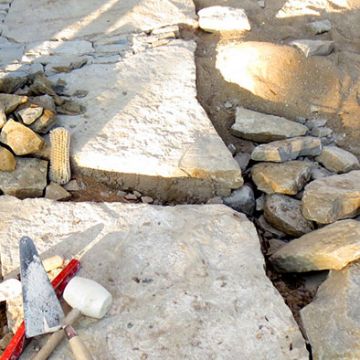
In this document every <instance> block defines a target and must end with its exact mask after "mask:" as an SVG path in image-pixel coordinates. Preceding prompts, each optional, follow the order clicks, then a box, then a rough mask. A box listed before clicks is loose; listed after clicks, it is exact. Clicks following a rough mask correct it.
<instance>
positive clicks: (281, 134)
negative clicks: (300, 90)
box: [231, 107, 308, 142]
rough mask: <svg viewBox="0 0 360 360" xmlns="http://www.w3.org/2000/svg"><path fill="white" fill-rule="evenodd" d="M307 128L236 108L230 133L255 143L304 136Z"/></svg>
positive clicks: (283, 119) (281, 119) (276, 117)
mask: <svg viewBox="0 0 360 360" xmlns="http://www.w3.org/2000/svg"><path fill="white" fill-rule="evenodd" d="M307 131H308V128H307V127H306V126H304V125H301V124H299V123H297V122H294V121H290V120H287V119H285V118H283V117H280V116H274V115H268V114H262V113H259V112H257V111H252V110H248V109H245V108H241V107H238V108H237V109H236V118H235V123H234V125H233V126H232V127H231V132H232V133H233V134H234V135H235V136H239V137H241V138H243V139H247V140H252V141H256V142H270V141H274V140H282V139H287V138H291V137H295V136H302V135H305V134H306V132H307Z"/></svg>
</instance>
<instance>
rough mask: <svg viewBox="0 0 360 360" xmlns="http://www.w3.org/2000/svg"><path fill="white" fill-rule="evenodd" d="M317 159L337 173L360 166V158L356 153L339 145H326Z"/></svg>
mask: <svg viewBox="0 0 360 360" xmlns="http://www.w3.org/2000/svg"><path fill="white" fill-rule="evenodd" d="M315 160H316V161H318V162H319V163H321V164H322V165H324V166H325V167H326V169H328V170H329V171H332V172H335V173H346V172H349V171H350V170H357V169H359V168H360V163H359V160H358V159H357V157H356V156H355V155H353V154H351V153H350V152H349V151H346V150H343V149H341V148H339V147H337V146H324V147H323V150H322V152H321V154H320V155H319V156H318V157H316V159H315Z"/></svg>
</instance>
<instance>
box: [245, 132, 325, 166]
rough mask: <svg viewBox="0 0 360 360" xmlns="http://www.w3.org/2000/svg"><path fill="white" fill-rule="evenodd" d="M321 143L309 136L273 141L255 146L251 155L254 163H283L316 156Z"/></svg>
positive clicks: (319, 150) (318, 153)
mask: <svg viewBox="0 0 360 360" xmlns="http://www.w3.org/2000/svg"><path fill="white" fill-rule="evenodd" d="M321 149H322V146H321V141H320V139H318V138H315V137H311V136H303V137H296V138H292V139H286V140H279V141H274V142H271V143H268V144H262V145H259V146H257V147H256V148H255V149H254V151H253V152H252V154H251V158H252V159H253V160H255V161H274V162H284V161H289V160H295V159H296V158H298V157H299V156H316V155H320V153H321Z"/></svg>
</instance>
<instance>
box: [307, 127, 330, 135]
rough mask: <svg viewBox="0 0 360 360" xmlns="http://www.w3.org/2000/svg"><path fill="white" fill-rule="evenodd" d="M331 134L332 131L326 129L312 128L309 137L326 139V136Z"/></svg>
mask: <svg viewBox="0 0 360 360" xmlns="http://www.w3.org/2000/svg"><path fill="white" fill-rule="evenodd" d="M332 133H333V131H332V130H331V129H330V128H328V127H318V128H313V129H312V130H311V132H310V135H311V136H317V137H326V136H330V135H331V134H332Z"/></svg>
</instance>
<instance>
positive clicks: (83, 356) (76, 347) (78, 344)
mask: <svg viewBox="0 0 360 360" xmlns="http://www.w3.org/2000/svg"><path fill="white" fill-rule="evenodd" d="M64 331H65V334H66V336H67V338H68V340H69V344H70V348H71V351H72V353H73V355H74V357H75V360H93V357H92V356H91V354H90V352H89V350H88V349H87V347H86V346H85V345H84V343H83V342H82V341H81V339H80V337H79V336H78V335H77V333H76V331H75V330H74V328H73V327H72V326H71V325H67V326H65V328H64Z"/></svg>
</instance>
